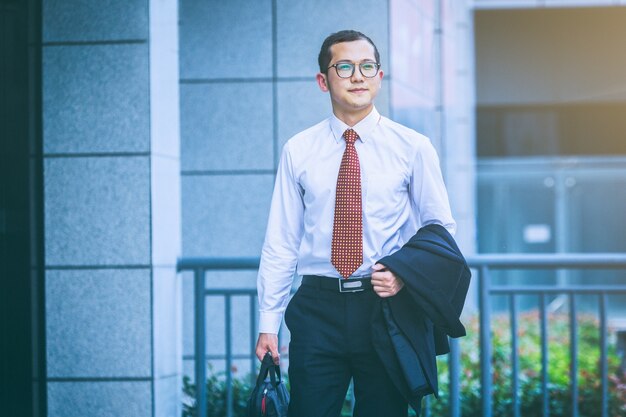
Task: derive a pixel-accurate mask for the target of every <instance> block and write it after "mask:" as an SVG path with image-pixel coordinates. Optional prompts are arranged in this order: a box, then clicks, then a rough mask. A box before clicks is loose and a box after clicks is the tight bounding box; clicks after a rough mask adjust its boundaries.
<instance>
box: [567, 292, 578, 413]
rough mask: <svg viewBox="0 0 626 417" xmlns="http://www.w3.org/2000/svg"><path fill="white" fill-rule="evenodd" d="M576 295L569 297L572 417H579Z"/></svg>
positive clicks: (572, 294)
mask: <svg viewBox="0 0 626 417" xmlns="http://www.w3.org/2000/svg"><path fill="white" fill-rule="evenodd" d="M577 316H578V315H577V314H576V294H575V293H571V294H570V295H569V337H570V342H569V356H570V368H569V369H570V381H571V384H572V385H571V387H570V389H571V396H572V417H578V337H577V334H576V333H577V330H576V328H577V326H576V321H577V320H578V318H577Z"/></svg>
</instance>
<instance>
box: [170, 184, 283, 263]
mask: <svg viewBox="0 0 626 417" xmlns="http://www.w3.org/2000/svg"><path fill="white" fill-rule="evenodd" d="M182 184H183V253H184V256H237V257H239V256H259V254H260V253H261V246H262V244H263V238H264V235H265V228H266V225H267V216H268V213H269V205H270V200H271V193H272V189H273V186H274V176H273V175H269V174H268V175H210V176H183V178H182Z"/></svg>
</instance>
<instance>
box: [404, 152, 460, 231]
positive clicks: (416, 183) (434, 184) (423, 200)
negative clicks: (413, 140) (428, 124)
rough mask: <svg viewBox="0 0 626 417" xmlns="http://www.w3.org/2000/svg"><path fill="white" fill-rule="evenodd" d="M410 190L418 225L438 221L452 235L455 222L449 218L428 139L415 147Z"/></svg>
mask: <svg viewBox="0 0 626 417" xmlns="http://www.w3.org/2000/svg"><path fill="white" fill-rule="evenodd" d="M410 193H411V202H412V204H413V206H414V208H415V210H417V213H418V214H419V220H420V227H424V226H427V225H429V224H439V225H441V226H443V227H445V228H446V229H447V230H448V232H450V234H451V235H452V236H454V234H455V232H456V222H455V221H454V219H453V218H452V212H451V210H450V202H449V200H448V192H447V191H446V186H445V184H444V182H443V176H442V174H441V168H440V166H439V157H438V156H437V151H436V150H435V148H434V147H433V145H432V144H431V143H430V141H429V140H425V141H423V142H422V143H421V144H420V146H419V147H418V149H417V154H416V156H415V161H414V165H413V173H412V176H411V187H410Z"/></svg>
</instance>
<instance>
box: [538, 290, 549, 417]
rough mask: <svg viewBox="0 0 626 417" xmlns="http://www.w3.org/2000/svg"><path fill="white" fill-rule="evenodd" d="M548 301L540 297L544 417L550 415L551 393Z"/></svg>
mask: <svg viewBox="0 0 626 417" xmlns="http://www.w3.org/2000/svg"><path fill="white" fill-rule="evenodd" d="M547 304H548V301H547V299H546V294H545V293H541V294H540V295H539V315H540V318H541V319H540V322H541V323H540V334H541V392H542V394H541V395H542V405H541V408H542V414H541V415H542V416H543V417H548V416H549V415H550V392H549V391H548V379H549V374H548V363H549V362H548V314H547V310H548V306H547Z"/></svg>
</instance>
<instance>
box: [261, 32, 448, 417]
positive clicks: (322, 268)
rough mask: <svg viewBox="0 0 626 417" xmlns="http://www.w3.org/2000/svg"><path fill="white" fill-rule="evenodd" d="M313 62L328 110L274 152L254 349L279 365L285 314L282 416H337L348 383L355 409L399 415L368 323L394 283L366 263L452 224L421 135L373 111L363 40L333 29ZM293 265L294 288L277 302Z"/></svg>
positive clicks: (402, 408) (375, 80) (359, 416)
mask: <svg viewBox="0 0 626 417" xmlns="http://www.w3.org/2000/svg"><path fill="white" fill-rule="evenodd" d="M318 61H319V66H320V72H319V73H318V74H317V83H318V85H319V88H320V90H322V91H323V92H325V93H329V95H330V99H331V104H332V110H333V115H332V116H331V117H329V118H328V119H326V120H324V121H322V122H321V123H318V124H317V125H315V126H313V127H311V128H309V129H307V130H305V131H303V132H300V133H299V134H297V135H295V136H294V137H293V138H291V139H290V140H289V141H288V142H287V143H286V144H285V146H284V148H283V152H282V156H281V159H280V164H279V168H278V172H277V176H276V184H275V188H274V194H273V197H272V204H271V209H270V216H269V222H268V227H267V233H266V237H265V243H264V245H263V251H262V256H261V265H260V268H259V276H258V290H259V307H260V321H259V338H258V342H257V347H256V354H257V356H258V357H259V359H261V358H262V357H263V356H264V355H265V353H266V352H268V351H269V352H271V354H272V356H273V358H274V360H275V362H276V363H278V361H279V352H278V338H277V333H278V330H279V327H280V323H281V320H282V315H283V313H285V322H286V324H287V326H288V328H289V330H290V332H291V342H290V345H289V359H290V364H289V380H290V384H291V403H290V407H289V415H290V416H293V417H325V416H328V417H338V416H339V415H340V410H341V407H342V404H343V401H344V398H345V395H346V391H347V388H348V385H349V383H350V380H351V379H353V381H354V393H355V400H356V402H355V409H354V416H355V417H396V416H397V417H400V416H406V415H407V412H408V411H407V408H408V407H407V402H406V400H405V399H404V398H403V397H402V396H401V395H400V393H399V391H398V390H397V389H396V387H394V384H393V383H392V382H391V380H390V379H389V377H388V375H387V374H386V373H385V370H384V368H383V366H382V362H381V359H380V358H379V357H378V355H377V354H376V352H375V351H374V348H373V346H372V340H371V331H370V327H371V322H370V320H371V316H372V310H373V306H374V305H375V303H376V301H377V300H379V299H380V298H387V297H393V296H395V295H396V294H397V293H398V292H399V291H401V290H402V288H403V286H404V283H403V282H402V280H401V279H400V278H399V277H397V276H395V275H394V274H393V273H391V272H390V271H388V270H386V268H385V266H384V265H381V264H379V263H377V260H378V259H381V258H383V257H384V256H387V255H389V254H391V253H393V252H395V251H397V250H398V249H400V248H401V247H402V245H403V244H404V243H406V242H407V241H408V240H409V239H410V238H411V236H413V235H414V234H415V233H416V232H417V230H418V229H419V228H420V227H423V226H425V225H428V224H433V223H434V224H440V225H442V226H444V227H445V228H446V229H447V230H448V231H449V232H450V233H454V230H455V222H454V220H453V219H452V216H451V213H450V207H449V203H448V197H447V193H446V190H445V186H444V183H443V179H442V176H441V171H440V168H439V161H438V158H437V154H436V152H435V150H434V148H433V147H432V145H431V143H430V141H429V140H428V138H426V137H424V136H422V135H420V134H419V133H417V132H415V131H413V130H411V129H408V128H406V127H404V126H402V125H399V124H397V123H395V122H392V121H391V120H389V119H387V118H385V117H382V116H380V114H379V113H378V111H377V110H376V108H375V107H374V99H375V98H376V96H377V94H378V92H379V90H380V88H381V83H382V79H383V71H382V70H380V56H379V53H378V50H377V48H376V46H375V45H374V43H373V42H372V40H371V39H370V38H368V37H367V36H365V35H364V34H362V33H360V32H356V31H351V30H346V31H340V32H337V33H334V34H332V35H330V36H329V37H328V38H326V40H325V41H324V43H323V45H322V48H321V50H320V54H319V57H318ZM294 272H297V273H298V274H299V275H302V276H303V279H302V285H301V286H300V288H299V289H298V291H297V293H296V294H295V295H294V297H293V299H292V300H291V302H289V306H288V308H287V309H286V307H287V304H288V300H289V292H290V288H291V285H292V280H293V274H294ZM285 309H286V311H285Z"/></svg>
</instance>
